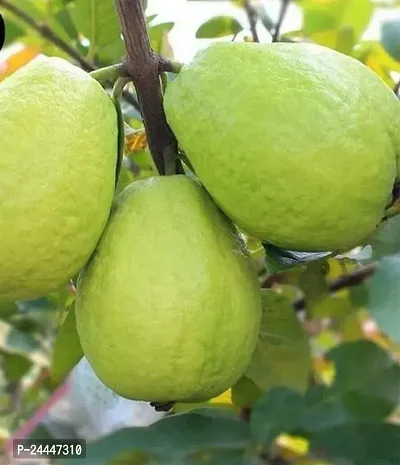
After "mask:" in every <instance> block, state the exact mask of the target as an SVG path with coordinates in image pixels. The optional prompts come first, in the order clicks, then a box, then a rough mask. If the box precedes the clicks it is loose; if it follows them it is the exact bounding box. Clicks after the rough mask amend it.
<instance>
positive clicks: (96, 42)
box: [73, 0, 124, 58]
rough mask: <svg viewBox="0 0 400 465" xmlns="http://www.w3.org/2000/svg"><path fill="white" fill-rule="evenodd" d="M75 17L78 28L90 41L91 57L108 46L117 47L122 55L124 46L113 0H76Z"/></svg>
mask: <svg viewBox="0 0 400 465" xmlns="http://www.w3.org/2000/svg"><path fill="white" fill-rule="evenodd" d="M73 19H74V20H75V25H76V28H77V30H78V31H79V32H80V33H81V34H83V35H84V36H85V37H86V38H87V39H88V40H89V41H90V50H89V56H90V57H91V58H93V57H94V56H95V55H96V54H97V53H99V51H102V52H104V50H102V49H104V48H106V47H107V48H109V47H116V48H117V49H118V50H119V51H120V55H121V56H122V54H123V53H124V46H123V41H122V39H121V28H120V24H119V19H118V14H117V10H116V7H115V3H114V1H113V0H76V2H75V9H74V10H73Z"/></svg>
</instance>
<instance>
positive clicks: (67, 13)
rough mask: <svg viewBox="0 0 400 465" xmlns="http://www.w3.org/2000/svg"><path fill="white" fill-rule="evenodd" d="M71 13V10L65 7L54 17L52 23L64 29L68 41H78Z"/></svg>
mask: <svg viewBox="0 0 400 465" xmlns="http://www.w3.org/2000/svg"><path fill="white" fill-rule="evenodd" d="M72 12H73V9H72V8H70V7H68V6H66V7H65V8H63V9H61V10H60V11H58V12H57V13H56V14H55V15H54V21H56V22H58V23H59V24H60V25H61V26H62V27H63V28H64V30H65V32H66V33H67V34H68V36H69V37H70V39H78V30H77V29H76V26H75V24H74V22H73V20H72V14H73V13H72Z"/></svg>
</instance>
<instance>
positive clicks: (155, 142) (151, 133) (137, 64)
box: [116, 0, 178, 174]
mask: <svg viewBox="0 0 400 465" xmlns="http://www.w3.org/2000/svg"><path fill="white" fill-rule="evenodd" d="M116 5H117V10H118V14H119V17H120V23H121V29H122V34H123V36H124V39H125V46H126V51H127V56H126V58H125V61H124V66H125V70H126V72H127V73H128V75H129V76H130V77H131V78H132V81H133V83H134V85H135V87H136V92H137V95H138V100H139V105H140V108H141V110H142V116H143V122H144V126H145V129H146V133H147V138H148V142H149V148H150V151H151V154H152V156H153V160H154V163H155V165H156V166H157V169H158V171H159V173H160V174H170V173H166V167H168V166H171V162H170V161H171V160H170V159H169V158H171V157H175V155H176V154H177V152H178V150H177V145H178V144H177V141H176V139H175V136H174V134H173V132H172V130H171V128H170V127H169V126H168V123H167V120H166V117H165V113H164V108H163V105H162V93H161V87H160V79H159V72H160V62H161V58H160V57H159V56H158V55H156V54H155V53H154V52H153V51H152V49H151V47H150V40H149V37H148V34H147V28H146V21H145V17H144V11H143V6H142V2H141V0H116ZM163 62H164V60H163ZM172 164H174V163H172Z"/></svg>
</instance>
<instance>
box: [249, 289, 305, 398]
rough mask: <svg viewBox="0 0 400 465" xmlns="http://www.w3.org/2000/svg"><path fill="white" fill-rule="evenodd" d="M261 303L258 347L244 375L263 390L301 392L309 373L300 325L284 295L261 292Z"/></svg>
mask: <svg viewBox="0 0 400 465" xmlns="http://www.w3.org/2000/svg"><path fill="white" fill-rule="evenodd" d="M262 300H263V318H262V321H261V328H260V334H259V339H258V344H257V348H256V350H255V351H254V353H253V356H252V359H251V362H250V365H249V367H248V369H247V371H246V373H245V376H246V377H247V378H248V379H250V380H251V381H253V382H254V383H255V384H256V385H257V386H258V387H259V388H260V389H262V390H263V391H267V390H268V389H271V388H273V387H279V386H286V387H290V388H292V389H294V390H297V391H300V392H303V391H305V390H306V389H307V385H308V377H309V374H310V371H311V355H310V348H309V345H308V338H307V336H306V334H305V332H304V329H303V326H302V324H301V323H300V321H299V320H298V319H297V316H296V314H295V312H294V310H293V306H292V303H291V301H290V300H289V299H288V298H287V297H286V296H284V295H281V294H278V293H276V292H275V291H271V290H264V291H263V292H262Z"/></svg>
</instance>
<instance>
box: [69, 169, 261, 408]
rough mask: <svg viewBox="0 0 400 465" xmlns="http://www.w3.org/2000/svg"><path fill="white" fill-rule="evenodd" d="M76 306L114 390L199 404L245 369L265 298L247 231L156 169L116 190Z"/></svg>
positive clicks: (202, 195)
mask: <svg viewBox="0 0 400 465" xmlns="http://www.w3.org/2000/svg"><path fill="white" fill-rule="evenodd" d="M75 311H76V322H77V330H78V334H79V337H80V340H81V344H82V348H83V351H84V353H85V356H86V357H87V360H88V362H89V363H90V365H91V367H92V369H93V371H94V372H95V373H96V375H97V376H98V378H99V379H100V380H101V381H102V382H103V383H104V384H105V385H106V386H108V387H109V388H110V389H112V390H113V391H115V392H116V393H117V394H119V395H121V396H123V397H126V398H129V399H135V400H143V401H159V402H170V401H177V402H178V401H179V402H200V401H204V400H207V399H209V398H211V397H214V396H217V395H219V394H221V393H222V392H224V391H225V390H226V389H228V388H229V387H230V386H231V385H232V384H234V383H235V382H236V381H237V380H238V379H239V378H240V376H241V375H242V373H243V372H244V371H245V369H246V368H247V366H248V364H249V362H250V359H251V355H252V353H253V351H254V349H255V346H256V343H257V337H258V332H259V326H260V321H261V295H260V289H259V284H258V280H257V277H256V274H255V272H254V269H253V267H252V265H251V262H250V261H249V257H248V254H247V251H246V248H245V247H244V244H243V241H242V239H241V236H240V235H239V234H238V232H237V230H236V229H235V228H234V227H233V225H232V223H231V222H230V220H228V218H227V217H226V216H225V215H224V214H223V213H222V212H221V211H220V210H219V209H218V208H217V206H216V205H215V203H214V201H213V200H212V199H211V197H210V196H209V195H208V194H207V192H206V191H205V189H204V188H203V187H202V186H200V184H199V183H198V182H197V181H195V180H194V179H192V178H189V177H188V176H185V175H173V176H161V177H160V176H158V177H153V178H149V179H147V180H140V181H136V182H134V183H132V184H131V185H130V186H128V187H127V188H125V190H124V191H123V192H122V193H121V194H120V195H119V196H118V197H117V199H116V202H115V205H114V208H113V212H112V215H111V217H110V220H109V222H108V224H107V227H106V229H105V232H104V234H103V236H102V238H101V241H100V243H99V246H98V248H97V249H96V252H95V253H94V255H93V256H92V257H91V259H90V261H89V262H88V264H87V266H86V267H85V268H84V270H83V271H82V273H81V276H80V278H79V281H78V296H77V300H76V307H75Z"/></svg>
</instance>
